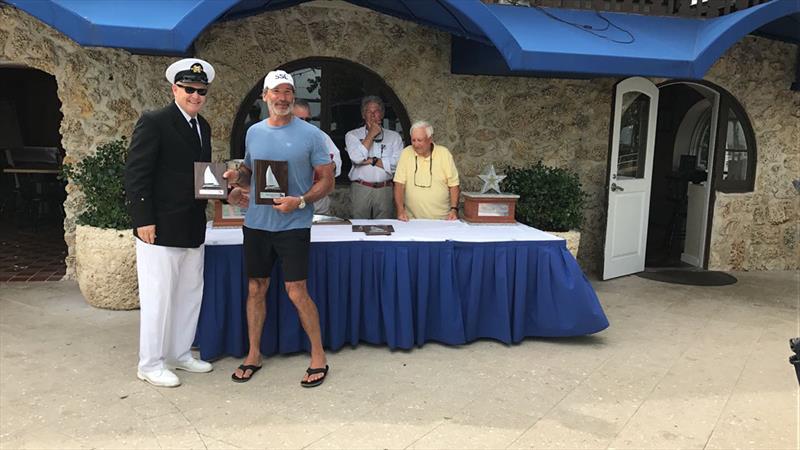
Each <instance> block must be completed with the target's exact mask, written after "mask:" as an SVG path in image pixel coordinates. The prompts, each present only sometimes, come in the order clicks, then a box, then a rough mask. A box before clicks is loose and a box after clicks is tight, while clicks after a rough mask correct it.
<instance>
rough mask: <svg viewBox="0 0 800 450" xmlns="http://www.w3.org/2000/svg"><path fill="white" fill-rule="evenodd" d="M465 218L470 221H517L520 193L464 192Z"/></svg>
mask: <svg viewBox="0 0 800 450" xmlns="http://www.w3.org/2000/svg"><path fill="white" fill-rule="evenodd" d="M461 195H463V196H464V220H465V221H466V222H469V223H517V221H516V219H514V210H515V208H516V205H517V199H518V198H519V195H516V194H488V193H487V194H481V193H478V192H462V193H461Z"/></svg>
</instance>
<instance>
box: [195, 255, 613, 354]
mask: <svg viewBox="0 0 800 450" xmlns="http://www.w3.org/2000/svg"><path fill="white" fill-rule="evenodd" d="M309 267H310V272H309V279H308V288H309V292H310V294H311V297H312V298H313V299H314V302H315V303H316V304H317V308H318V309H319V315H320V323H321V327H322V340H323V343H324V345H325V347H326V348H328V349H332V350H337V349H339V348H341V347H342V346H344V345H346V344H350V345H356V344H358V343H359V342H368V343H371V344H386V345H388V346H389V347H390V348H392V349H395V348H401V349H409V348H412V347H413V346H415V345H418V346H421V345H422V344H424V343H425V342H428V341H438V342H442V343H446V344H464V343H466V342H471V341H474V340H476V339H479V338H492V339H497V340H500V341H502V342H505V343H512V342H519V341H521V340H522V339H524V338H526V337H530V336H541V337H555V336H580V335H586V334H591V333H597V332H598V331H601V330H603V329H605V328H607V327H608V319H607V318H606V316H605V314H604V313H603V309H602V307H601V306H600V302H599V301H598V299H597V295H596V294H595V292H594V290H593V289H592V286H591V284H590V283H589V281H588V280H587V279H586V277H585V276H584V275H583V272H582V271H581V269H580V267H579V266H578V263H577V262H576V261H575V258H573V256H572V255H571V254H570V253H569V251H568V250H567V249H566V246H565V244H564V241H544V242H541V241H536V242H531V241H515V242H491V243H462V242H451V241H447V242H386V243H375V242H315V243H312V244H311V255H310V261H309ZM246 301H247V277H246V276H245V274H244V261H243V252H242V247H241V245H219V246H207V247H206V250H205V286H204V289H203V304H202V309H201V311H200V320H199V323H198V326H197V335H196V338H195V344H196V345H197V346H198V347H199V348H200V356H201V358H202V359H205V360H211V359H215V358H218V357H221V356H224V355H232V356H237V357H241V356H244V355H245V354H246V353H247V347H248V343H247V317H246V312H245V306H246ZM309 348H310V346H309V342H308V338H307V337H306V335H305V333H304V332H303V329H302V327H301V326H300V322H299V319H298V317H297V313H296V311H295V308H294V306H293V305H292V303H291V301H290V300H289V298H288V296H287V295H286V290H285V289H284V286H283V274H282V272H281V270H280V267H279V265H278V266H277V267H276V268H275V269H274V270H273V273H272V277H271V282H270V289H269V292H268V293H267V319H266V322H265V325H264V333H263V335H262V336H261V350H262V352H263V353H264V354H266V355H271V354H275V353H293V352H299V351H307V350H309Z"/></svg>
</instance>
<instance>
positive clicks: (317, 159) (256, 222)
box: [244, 117, 331, 231]
mask: <svg viewBox="0 0 800 450" xmlns="http://www.w3.org/2000/svg"><path fill="white" fill-rule="evenodd" d="M257 159H268V160H274V161H287V162H288V166H289V192H288V193H287V195H289V196H292V197H299V196H301V195H303V194H305V193H306V192H308V190H309V189H311V185H312V183H313V178H314V166H320V165H323V164H330V162H331V157H330V155H328V148H327V147H326V146H325V141H324V140H323V138H322V133H320V132H319V129H318V128H317V127H315V126H314V125H311V124H310V123H307V122H305V121H303V120H300V119H297V118H295V117H293V118H292V121H291V122H289V124H288V125H284V126H282V127H273V126H270V125H269V124H267V121H266V120H262V121H261V122H259V123H257V124H255V125H253V126H251V127H250V128H249V129H248V130H247V137H246V138H245V153H244V164H245V165H246V166H247V167H249V168H250V169H251V170H253V175H252V177H251V178H250V186H251V187H253V186H255V185H256V173H255V160H257ZM255 198H256V191H255V189H253V190H252V191H251V193H250V205H249V206H248V208H247V213H246V214H245V217H244V225H245V226H246V227H247V228H254V229H258V230H265V231H285V230H294V229H299V228H311V220H312V219H313V216H314V205H313V204H312V203H311V202H308V203H307V205H306V207H305V208H303V209H300V208H298V209H295V210H294V211H292V212H290V213H282V212H279V211H278V210H276V209H275V208H273V207H272V205H257V204H256V203H255Z"/></svg>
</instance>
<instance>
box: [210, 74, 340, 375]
mask: <svg viewBox="0 0 800 450" xmlns="http://www.w3.org/2000/svg"><path fill="white" fill-rule="evenodd" d="M263 99H264V102H265V103H266V104H267V106H268V107H269V118H267V119H266V120H264V121H261V122H259V123H257V124H255V125H253V126H251V127H250V128H249V129H248V130H247V137H246V138H245V156H244V163H243V164H242V166H241V167H240V169H239V171H238V172H236V171H232V170H231V171H228V172H225V175H224V176H225V178H227V179H228V180H229V182H230V184H231V185H232V186H233V187H234V189H233V190H232V191H231V194H230V196H229V197H228V200H229V201H230V202H231V203H234V204H237V205H239V206H242V207H246V208H247V214H246V215H245V219H244V227H242V232H243V233H244V257H245V266H246V270H247V276H248V278H249V281H248V293H247V332H248V337H249V340H250V350H249V352H248V354H247V357H246V358H245V360H244V363H243V364H242V365H240V366H239V368H238V369H236V372H234V373H233V375H232V376H231V378H233V381H236V382H240V383H242V382H245V381H249V380H250V378H251V377H252V376H253V374H255V373H256V372H257V371H258V370H259V369H260V368H261V360H262V356H261V333H262V331H263V328H264V319H265V317H266V304H265V303H266V295H267V288H268V287H269V276H270V273H271V272H272V267H273V265H274V264H275V262H276V261H278V260H280V262H281V267H282V268H283V273H284V278H285V281H286V292H287V293H288V294H289V299H291V301H292V303H293V304H294V306H295V308H297V314H298V315H299V316H300V323H301V324H302V325H303V329H304V330H305V332H306V334H308V338H309V341H310V342H311V364H310V365H309V367H308V369H307V370H306V375H305V376H304V377H303V380H302V381H301V382H300V384H301V385H302V386H303V387H314V386H319V385H320V384H322V382H323V381H324V380H325V376H326V375H327V374H328V365H327V359H326V358H325V350H324V349H323V348H322V335H321V332H320V325H319V313H318V312H317V307H316V305H315V304H314V301H313V300H312V299H311V297H310V296H309V294H308V288H307V286H306V279H307V278H308V252H309V247H310V241H311V221H312V219H313V216H314V207H313V203H314V202H315V201H316V200H319V199H320V198H322V197H325V196H326V195H328V194H329V193H330V192H331V191H332V190H333V184H334V179H333V168H332V166H331V164H330V162H331V159H330V156H329V155H328V149H327V147H326V145H325V141H324V140H323V137H322V134H321V133H320V132H319V130H318V129H317V128H316V127H315V126H313V125H311V124H309V123H306V122H305V121H302V120H299V119H296V118H294V116H292V107H293V104H294V80H293V79H292V76H291V75H289V74H288V73H286V72H284V71H282V70H276V71H272V72H270V73H269V74H267V76H266V78H264V90H263ZM257 160H271V161H286V163H287V166H288V170H287V172H288V189H287V191H288V192H286V196H285V197H279V198H274V199H273V201H274V203H275V204H274V205H262V204H256V202H255V197H254V195H257V190H254V194H253V195H249V194H248V191H249V187H250V186H251V185H254V184H255V181H256V177H255V174H254V173H253V171H252V169H253V168H255V166H256V161H257ZM315 175H316V179H317V180H318V181H316V182H314V181H313V180H314V179H315ZM307 205H308V206H307Z"/></svg>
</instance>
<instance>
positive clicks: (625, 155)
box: [603, 77, 658, 280]
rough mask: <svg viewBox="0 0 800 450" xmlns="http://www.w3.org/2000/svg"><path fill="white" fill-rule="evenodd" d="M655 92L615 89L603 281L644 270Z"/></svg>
mask: <svg viewBox="0 0 800 450" xmlns="http://www.w3.org/2000/svg"><path fill="white" fill-rule="evenodd" d="M657 113H658V88H657V87H656V85H655V84H653V83H651V82H650V81H649V80H646V79H644V78H640V77H634V78H628V79H626V80H623V81H620V82H619V83H618V84H617V85H616V87H615V89H614V116H613V118H612V120H613V124H614V126H613V129H612V135H611V157H610V159H609V167H608V180H607V188H608V216H607V217H608V221H607V223H606V241H605V255H604V263H603V279H604V280H607V279H609V278H616V277H620V276H623V275H628V274H632V273H636V272H641V271H643V270H644V257H645V251H646V248H647V245H646V244H647V219H648V216H649V213H650V181H651V176H652V173H653V148H654V144H655V139H656V115H657Z"/></svg>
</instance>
